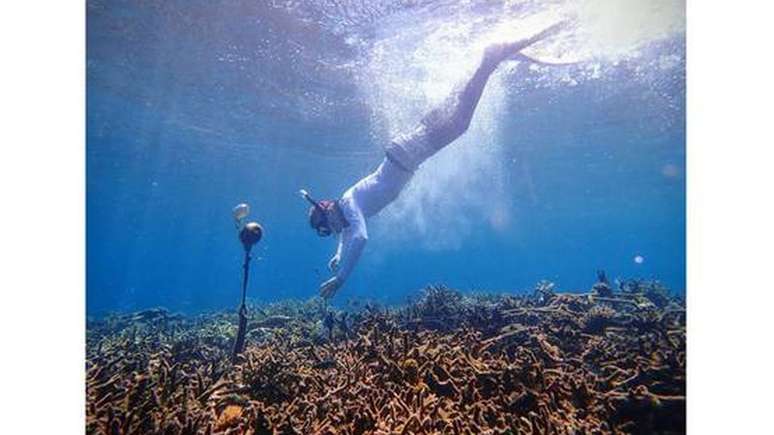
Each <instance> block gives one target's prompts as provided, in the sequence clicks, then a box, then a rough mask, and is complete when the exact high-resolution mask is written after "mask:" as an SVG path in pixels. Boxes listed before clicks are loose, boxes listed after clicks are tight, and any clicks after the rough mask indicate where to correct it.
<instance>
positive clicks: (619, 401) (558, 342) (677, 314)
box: [86, 274, 686, 434]
mask: <svg viewBox="0 0 774 435" xmlns="http://www.w3.org/2000/svg"><path fill="white" fill-rule="evenodd" d="M351 305H353V306H350V307H349V309H348V310H347V311H339V310H334V309H332V308H330V307H328V306H327V305H326V304H325V303H324V302H323V301H322V300H320V299H312V300H310V301H306V302H297V301H284V302H279V303H273V304H270V305H265V306H260V307H259V306H256V305H251V306H250V307H249V313H250V317H251V318H250V321H249V323H248V331H249V332H248V335H247V346H246V349H245V351H244V352H243V353H242V354H241V355H240V356H239V357H238V358H237V359H236V360H235V361H232V359H231V357H230V354H231V347H232V345H233V341H234V338H235V336H236V329H237V315H236V310H232V311H228V312H217V313H210V314H202V315H198V316H191V317H187V316H181V315H175V314H172V313H170V312H168V311H167V310H165V309H161V308H160V309H151V310H146V311H141V312H137V313H131V314H120V315H117V314H115V315H110V316H106V317H104V318H101V319H99V320H90V321H89V322H88V324H87V350H86V397H87V403H86V433H88V434H97V433H99V434H132V433H136V434H210V433H212V434H215V433H218V434H272V433H275V434H362V433H377V434H395V433H403V434H406V433H417V434H418V433H423V434H517V433H518V434H521V433H524V434H532V433H534V434H548V433H550V434H584V433H593V434H597V433H600V434H601V433H649V434H650V433H684V432H685V367H686V366H685V365H686V361H685V339H686V332H685V305H684V302H683V301H682V300H681V299H679V298H676V297H674V296H672V295H670V294H669V292H668V291H667V290H666V289H665V288H664V287H663V286H661V285H659V284H658V283H657V282H648V281H635V280H630V281H626V282H624V283H620V285H618V286H617V288H616V289H613V288H612V287H611V285H609V283H608V282H607V280H606V279H605V277H604V274H600V279H599V281H598V282H597V283H596V284H594V286H593V288H592V290H591V291H590V292H589V293H585V294H578V293H558V292H555V291H554V286H553V285H552V284H551V283H548V282H541V283H539V284H538V286H537V287H536V289H535V292H534V294H532V295H525V296H513V295H463V294H462V293H460V292H457V291H455V290H452V289H449V288H446V287H443V286H430V287H428V288H426V289H425V290H424V292H423V294H422V295H421V297H418V298H417V299H416V300H414V301H413V302H410V303H408V304H406V305H404V306H401V307H389V308H387V307H381V306H378V305H375V304H371V303H366V304H351Z"/></svg>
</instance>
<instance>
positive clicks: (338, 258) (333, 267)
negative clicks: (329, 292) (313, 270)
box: [328, 233, 344, 272]
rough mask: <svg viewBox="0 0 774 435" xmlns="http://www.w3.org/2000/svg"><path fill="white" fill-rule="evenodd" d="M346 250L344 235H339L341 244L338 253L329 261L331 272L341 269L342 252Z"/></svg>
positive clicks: (337, 249) (337, 248)
mask: <svg viewBox="0 0 774 435" xmlns="http://www.w3.org/2000/svg"><path fill="white" fill-rule="evenodd" d="M343 249H344V234H343V233H342V234H339V243H338V246H337V247H336V253H335V254H333V257H332V258H331V259H330V260H329V261H328V269H330V271H331V272H335V271H336V270H337V269H338V268H339V263H340V262H341V252H342V251H343Z"/></svg>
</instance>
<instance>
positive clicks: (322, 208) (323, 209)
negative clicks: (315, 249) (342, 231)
mask: <svg viewBox="0 0 774 435" xmlns="http://www.w3.org/2000/svg"><path fill="white" fill-rule="evenodd" d="M334 207H336V202H335V201H331V200H327V199H323V200H321V201H318V202H317V204H315V205H313V206H311V207H309V226H311V227H312V228H313V229H314V230H315V231H317V235H318V236H320V237H328V236H330V235H331V234H333V233H335V232H338V231H337V229H338V228H336V227H335V225H334V224H333V222H332V221H331V215H332V213H334V211H335V210H334Z"/></svg>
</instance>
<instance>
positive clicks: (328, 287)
mask: <svg viewBox="0 0 774 435" xmlns="http://www.w3.org/2000/svg"><path fill="white" fill-rule="evenodd" d="M341 284H342V282H341V280H340V279H339V278H338V277H336V276H334V277H333V278H331V279H329V280H328V281H325V282H324V283H322V284H321V285H320V296H321V297H322V298H324V299H330V298H332V297H333V295H335V294H336V291H337V290H338V289H339V288H341Z"/></svg>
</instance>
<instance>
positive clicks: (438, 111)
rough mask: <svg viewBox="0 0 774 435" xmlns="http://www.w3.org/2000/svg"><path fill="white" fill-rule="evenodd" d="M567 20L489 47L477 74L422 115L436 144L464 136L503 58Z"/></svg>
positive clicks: (525, 46) (561, 25) (517, 52)
mask: <svg viewBox="0 0 774 435" xmlns="http://www.w3.org/2000/svg"><path fill="white" fill-rule="evenodd" d="M565 24H566V23H565V22H560V23H557V24H554V25H553V26H551V27H549V28H547V29H545V30H543V31H542V32H540V33H538V34H536V35H534V36H532V37H530V38H527V39H524V40H521V41H516V42H511V43H503V44H494V45H491V46H489V47H487V49H486V50H485V51H484V56H483V57H482V59H481V63H480V64H479V66H478V68H476V71H475V72H474V73H473V76H472V77H470V78H469V79H468V80H467V81H464V82H462V83H461V84H460V85H458V86H457V87H456V88H455V89H454V91H453V92H452V93H451V94H450V95H449V96H448V97H447V98H446V99H445V100H444V102H443V103H442V104H441V105H440V106H439V107H437V108H435V109H434V110H432V111H431V112H430V113H428V114H427V115H425V117H424V118H423V119H422V124H424V125H425V126H426V127H427V134H428V139H429V141H430V142H431V143H432V145H433V146H434V147H436V148H437V149H440V148H442V147H444V146H446V145H448V144H449V143H451V142H452V141H454V140H455V139H457V138H458V137H460V136H461V135H462V134H463V133H464V132H465V131H466V130H467V129H468V127H469V126H470V120H471V119H472V118H473V113H474V112H475V110H476V107H477V106H478V102H479V100H480V99H481V94H482V93H483V91H484V87H485V86H486V83H487V81H488V80H489V77H490V76H491V75H492V73H493V72H494V71H495V70H496V69H497V66H498V65H500V63H501V62H503V61H504V60H506V59H508V58H513V57H514V56H518V55H519V52H520V51H521V50H523V49H525V48H527V47H529V46H530V45H532V44H534V43H536V42H537V41H539V40H541V39H543V38H545V37H547V36H549V35H551V34H554V33H556V32H557V31H559V30H561V28H562V27H564V25H565Z"/></svg>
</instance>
